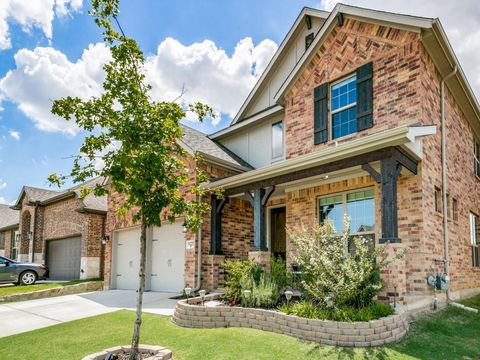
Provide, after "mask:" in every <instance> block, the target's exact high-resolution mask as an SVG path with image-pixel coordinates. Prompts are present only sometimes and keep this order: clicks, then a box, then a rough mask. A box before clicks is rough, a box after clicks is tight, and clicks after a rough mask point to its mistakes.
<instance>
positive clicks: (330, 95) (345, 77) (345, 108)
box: [328, 73, 358, 140]
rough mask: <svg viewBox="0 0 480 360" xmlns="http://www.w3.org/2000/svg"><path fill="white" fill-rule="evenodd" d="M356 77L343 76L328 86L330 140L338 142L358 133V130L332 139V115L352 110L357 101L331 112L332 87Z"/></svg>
mask: <svg viewBox="0 0 480 360" xmlns="http://www.w3.org/2000/svg"><path fill="white" fill-rule="evenodd" d="M356 77H357V74H356V73H353V74H350V75H347V76H344V77H342V78H341V79H338V80H336V81H334V82H332V83H331V84H330V86H329V92H330V93H329V101H328V103H329V104H328V105H329V109H330V111H329V113H330V119H329V125H330V129H331V131H329V137H330V140H338V139H341V138H344V137H347V136H350V135H353V134H355V133H357V132H358V130H357V131H356V132H354V133H351V134H347V135H344V136H339V137H337V138H334V137H333V115H335V114H337V113H339V112H342V111H344V110H348V109H350V108H352V107H354V106H357V101H356V100H355V102H354V103H351V104H348V105H345V106H343V107H340V108H338V109H336V110H334V111H333V110H332V90H333V87H334V86H335V85H337V84H340V83H341V82H344V81H345V80H348V79H350V78H356ZM355 81H356V79H355ZM356 86H357V85H356V84H355V87H356ZM357 95H358V94H357Z"/></svg>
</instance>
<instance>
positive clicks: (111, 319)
mask: <svg viewBox="0 0 480 360" xmlns="http://www.w3.org/2000/svg"><path fill="white" fill-rule="evenodd" d="M471 301H478V302H480V297H479V298H478V299H476V300H471ZM133 319H134V313H133V312H131V311H126V310H122V311H118V312H114V313H110V314H106V315H100V316H95V317H91V318H87V319H82V320H77V321H72V322H68V323H64V324H60V325H55V326H51V327H48V328H44V329H39V330H35V331H31V332H28V333H23V334H19V335H13V336H9V337H6V338H0V349H1V358H2V359H5V360H8V359H49V360H54V359H80V358H82V356H85V355H87V354H90V353H93V352H96V351H100V350H103V349H105V348H108V347H111V346H116V345H122V344H128V343H129V342H130V336H131V332H132V325H133ZM143 319H144V322H143V325H142V333H141V342H142V343H145V344H159V345H162V346H166V347H168V348H170V349H171V350H172V351H173V352H174V356H175V359H176V360H182V359H183V360H195V359H199V360H200V359H202V360H203V359H222V360H223V359H442V360H443V359H445V360H454V359H462V360H466V359H479V358H480V340H479V339H480V336H479V334H480V315H478V314H472V313H469V312H466V311H464V310H461V309H456V308H448V309H446V310H443V311H440V312H438V313H436V314H434V315H432V316H423V317H421V318H419V319H417V320H416V321H415V323H414V324H412V327H411V331H410V332H409V334H408V335H407V336H406V337H405V338H404V339H403V340H402V341H401V342H399V343H397V344H392V345H390V346H386V347H380V348H370V349H354V348H336V347H332V346H326V345H318V344H314V343H311V342H306V341H301V340H298V339H295V338H293V337H289V336H285V335H278V334H274V333H269V332H262V331H258V330H252V329H242V328H228V329H224V328H222V329H186V328H181V327H178V326H176V325H175V324H172V322H171V321H170V319H169V318H167V317H162V316H157V315H152V314H144V317H143Z"/></svg>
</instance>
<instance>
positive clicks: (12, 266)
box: [0, 256, 48, 285]
mask: <svg viewBox="0 0 480 360" xmlns="http://www.w3.org/2000/svg"><path fill="white" fill-rule="evenodd" d="M47 278H48V268H47V267H46V266H45V265H41V264H31V263H22V262H17V261H15V260H12V259H9V258H6V257H3V256H0V284H6V283H15V284H17V285H33V284H35V282H36V281H37V280H44V279H47Z"/></svg>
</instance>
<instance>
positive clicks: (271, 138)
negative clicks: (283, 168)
mask: <svg viewBox="0 0 480 360" xmlns="http://www.w3.org/2000/svg"><path fill="white" fill-rule="evenodd" d="M277 124H282V155H280V156H277V157H274V156H273V127H274V126H275V125H277ZM270 142H271V149H270V156H271V158H272V162H276V161H279V160H283V159H285V124H284V122H283V120H279V121H274V122H272V123H271V125H270Z"/></svg>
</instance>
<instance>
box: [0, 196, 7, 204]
mask: <svg viewBox="0 0 480 360" xmlns="http://www.w3.org/2000/svg"><path fill="white" fill-rule="evenodd" d="M0 204H7V200H6V199H5V198H4V197H3V196H0Z"/></svg>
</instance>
